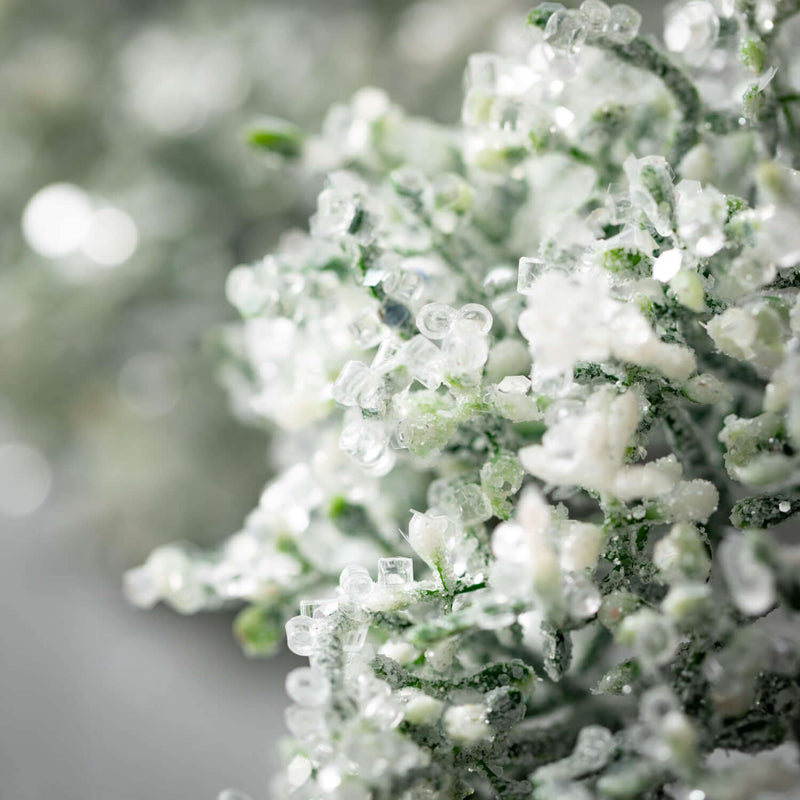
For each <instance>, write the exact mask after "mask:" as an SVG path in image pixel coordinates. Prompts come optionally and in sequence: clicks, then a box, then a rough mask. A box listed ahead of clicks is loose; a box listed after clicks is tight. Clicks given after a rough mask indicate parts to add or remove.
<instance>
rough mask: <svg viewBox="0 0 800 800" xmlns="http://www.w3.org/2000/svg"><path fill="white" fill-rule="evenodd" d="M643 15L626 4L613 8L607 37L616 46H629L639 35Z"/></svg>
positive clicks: (619, 4)
mask: <svg viewBox="0 0 800 800" xmlns="http://www.w3.org/2000/svg"><path fill="white" fill-rule="evenodd" d="M641 24H642V15H641V14H640V13H639V12H638V11H637V10H636V9H635V8H631V7H630V6H629V5H626V4H625V3H615V4H614V5H613V6H611V15H610V17H609V20H608V30H607V31H606V37H607V38H608V39H609V40H610V41H612V42H614V44H628V43H630V42H632V41H633V40H634V39H635V38H636V37H637V36H638V35H639V27H640V26H641Z"/></svg>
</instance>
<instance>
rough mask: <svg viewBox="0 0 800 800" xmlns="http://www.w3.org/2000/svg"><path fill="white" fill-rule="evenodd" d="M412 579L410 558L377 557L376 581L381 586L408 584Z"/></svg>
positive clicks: (412, 563) (412, 564)
mask: <svg viewBox="0 0 800 800" xmlns="http://www.w3.org/2000/svg"><path fill="white" fill-rule="evenodd" d="M413 581H414V562H413V561H412V560H411V559H410V558H401V557H398V558H379V559H378V583H379V584H381V585H382V586H395V587H402V586H409V585H410V584H411V583H413Z"/></svg>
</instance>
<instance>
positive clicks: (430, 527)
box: [408, 511, 452, 569]
mask: <svg viewBox="0 0 800 800" xmlns="http://www.w3.org/2000/svg"><path fill="white" fill-rule="evenodd" d="M451 525H452V523H451V522H450V520H449V519H448V518H447V517H440V516H438V517H437V516H433V515H431V514H420V513H419V512H418V511H415V512H414V514H413V516H412V517H411V521H410V522H409V523H408V542H409V544H410V545H411V546H412V547H413V548H414V550H415V551H416V552H417V553H418V555H419V557H420V558H421V559H422V560H423V561H424V562H425V563H426V564H427V565H428V566H430V567H432V568H434V569H441V566H442V562H443V561H444V558H445V551H446V549H447V539H448V534H449V532H450V527H451Z"/></svg>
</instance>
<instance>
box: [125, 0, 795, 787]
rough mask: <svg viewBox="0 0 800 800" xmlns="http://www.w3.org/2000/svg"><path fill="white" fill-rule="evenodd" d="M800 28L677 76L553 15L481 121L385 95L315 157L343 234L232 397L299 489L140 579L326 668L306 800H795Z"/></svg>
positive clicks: (681, 17)
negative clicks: (260, 425)
mask: <svg viewBox="0 0 800 800" xmlns="http://www.w3.org/2000/svg"><path fill="white" fill-rule="evenodd" d="M798 11H800V4H798V3H796V2H780V1H779V2H774V3H755V2H747V1H744V2H733V1H731V2H726V0H718V1H717V2H703V1H700V0H691V2H678V3H672V4H670V5H669V6H668V7H667V9H666V15H667V19H666V27H665V46H661V45H658V44H656V43H654V42H651V41H650V40H648V39H645V38H642V37H641V36H640V35H639V33H638V28H639V23H640V17H639V14H638V13H637V12H636V10H635V9H633V8H631V7H629V6H627V5H623V4H616V5H612V6H609V5H607V4H606V3H604V2H600V0H585V2H583V3H582V4H581V5H580V7H579V8H577V9H566V8H564V7H562V6H561V5H560V4H558V3H544V4H543V5H541V6H539V7H538V8H536V9H534V10H533V11H532V12H531V14H530V16H529V18H528V32H529V39H528V40H527V44H526V45H525V46H524V47H522V48H520V50H519V51H518V52H515V53H510V54H505V55H497V54H490V53H481V54H477V55H474V56H472V57H471V58H470V60H469V63H468V66H467V74H466V92H465V99H464V105H463V114H462V120H461V124H460V125H458V126H453V127H448V126H440V125H435V124H433V123H430V122H426V121H422V120H417V119H413V118H409V117H407V116H406V115H405V114H404V113H403V112H402V111H401V110H400V109H398V108H396V107H395V106H393V105H392V104H391V103H390V102H389V100H388V99H387V98H386V97H385V95H384V94H383V93H381V92H380V91H378V90H375V89H368V90H363V91H362V92H360V93H359V94H357V95H356V97H355V98H354V99H353V101H352V102H351V103H350V104H349V105H342V106H339V107H337V108H335V109H333V110H332V112H331V113H330V115H329V117H328V119H327V120H326V123H325V125H324V127H323V133H322V134H321V135H320V136H318V137H309V138H306V137H304V136H302V135H300V134H295V133H294V132H292V134H291V135H292V136H293V137H295V139H293V142H294V143H293V147H292V148H291V155H292V157H300V158H303V159H305V163H306V164H307V165H309V166H310V167H313V168H324V169H326V170H327V171H328V172H329V174H328V178H327V181H326V184H325V187H324V189H323V190H322V193H321V194H320V196H319V199H318V204H317V210H316V213H315V214H314V216H313V217H312V219H311V224H310V232H309V233H307V234H306V233H299V232H296V233H291V234H289V235H287V236H286V237H285V239H284V241H283V242H282V244H281V246H280V248H279V249H278V251H277V252H276V253H275V254H273V255H270V256H267V257H266V258H265V259H264V260H263V261H261V262H259V263H257V264H254V265H251V266H246V267H238V268H237V269H236V270H235V271H234V272H233V273H231V276H230V278H229V281H228V287H227V288H228V296H229V298H230V300H231V302H232V303H233V304H234V305H235V306H236V307H237V308H238V309H239V311H240V312H241V315H242V318H243V321H242V323H241V324H240V325H239V326H237V327H235V328H233V329H232V330H231V331H230V333H229V337H228V348H229V353H230V358H229V361H228V366H227V369H226V372H225V373H224V375H223V379H224V381H225V383H226V385H227V386H228V388H229V389H230V392H231V395H232V398H233V403H234V405H235V407H236V408H237V409H238V410H239V411H240V412H241V413H244V414H246V415H248V416H250V417H251V418H252V419H254V420H259V421H263V422H269V423H272V424H274V425H275V426H277V427H278V428H279V429H281V430H282V431H283V432H284V437H285V438H284V439H283V441H282V443H281V445H280V446H279V452H280V454H281V455H280V458H281V459H282V461H283V462H284V469H283V472H282V473H281V475H280V476H279V477H278V478H277V479H276V480H275V481H273V482H272V483H271V484H270V485H269V486H268V487H267V488H266V489H265V491H264V493H263V495H262V497H261V501H260V504H259V507H258V508H257V509H256V510H255V511H254V512H253V513H252V514H251V515H250V517H249V518H248V519H247V521H246V523H245V525H244V528H243V529H242V531H240V532H239V533H237V534H236V535H235V536H233V537H232V538H231V539H230V540H229V541H228V542H227V543H226V544H225V545H224V546H223V547H222V548H220V550H219V551H218V552H215V553H202V554H197V553H191V552H188V551H186V550H181V549H178V548H164V549H161V550H159V551H156V552H155V553H154V554H153V555H152V556H151V558H150V560H149V561H148V562H147V563H146V564H145V565H144V566H142V567H140V568H138V569H136V570H133V571H132V572H131V573H129V575H128V578H127V588H128V592H129V595H130V596H131V598H132V599H133V600H134V602H137V603H138V604H140V605H143V606H148V605H152V604H154V603H155V602H157V601H158V600H164V601H166V602H168V603H169V604H171V605H172V606H174V607H175V608H177V609H178V610H180V611H184V612H193V611H197V610H200V609H203V608H216V607H220V606H223V605H228V604H233V603H241V602H245V603H246V604H247V605H246V606H245V608H244V610H243V611H241V613H240V615H239V617H238V618H237V622H236V625H235V630H236V634H237V636H238V638H239V639H240V641H241V642H242V644H243V646H244V648H245V649H246V650H247V651H248V652H250V653H254V654H258V653H267V652H271V651H272V650H273V649H274V648H275V647H276V646H277V644H278V642H279V639H280V636H281V627H282V626H283V624H284V623H285V633H286V640H287V643H288V646H289V648H290V649H291V650H292V651H293V652H295V653H297V654H298V655H301V656H307V657H308V659H309V665H308V666H306V667H299V668H297V669H295V670H293V671H292V672H291V673H290V674H289V676H288V678H287V684H286V688H287V692H288V694H289V697H290V698H291V700H292V701H293V705H292V706H291V707H290V708H289V709H288V711H287V714H286V724H287V726H288V728H289V731H290V733H291V736H292V738H291V739H290V740H287V742H286V743H285V745H284V756H285V762H286V767H285V770H284V772H283V773H282V775H281V776H279V777H278V778H277V779H276V796H279V797H286V798H297V800H328V799H330V800H368V799H370V798H372V799H373V800H378V798H381V799H383V798H385V799H386V800H394V799H395V798H402V799H403V800H416V799H417V798H419V800H423V799H425V798H431V799H433V798H442V799H444V798H463V797H467V796H470V795H471V796H475V797H487V798H489V797H497V798H519V799H520V800H522V798H534V799H535V800H549V799H550V798H552V799H553V800H555V799H556V798H558V799H559V800H564V799H565V798H570V799H572V798H575V799H576V800H591V799H592V798H613V799H615V800H616V799H617V798H619V799H620V800H621V799H622V798H631V799H633V798H653V799H655V798H664V797H671V798H678V800H704V799H705V798H708V799H709V800H716V798H719V800H727V798H730V797H743V798H744V797H754V796H756V795H757V793H758V791H759V790H760V789H765V790H766V789H769V790H772V791H782V790H784V789H786V788H788V787H791V785H792V784H793V782H794V781H795V780H797V777H798V773H797V771H796V769H795V768H794V767H792V766H791V765H787V764H785V763H783V762H779V761H777V756H775V757H773V756H770V755H769V754H767V755H764V751H769V750H771V749H773V748H775V747H777V746H778V745H780V744H782V743H783V742H785V741H789V740H791V739H793V737H794V736H796V734H797V732H798V730H800V714H799V713H798V708H800V686H799V685H798V677H799V676H800V636H798V634H797V616H796V613H797V610H798V609H800V578H798V575H800V572H798V569H797V567H798V565H799V564H800V561H798V552H797V550H796V549H795V548H794V547H793V544H792V542H791V538H790V537H787V536H786V535H783V534H782V533H781V531H782V530H783V529H779V530H778V531H773V530H770V529H771V528H774V527H775V526H777V525H779V524H780V523H783V522H784V521H786V520H789V519H790V518H791V517H792V516H793V515H794V514H795V513H796V512H797V511H798V510H800V292H798V289H800V267H799V266H798V265H799V264H800V224H799V223H800V173H798V172H796V171H795V169H796V168H797V167H798V166H800V136H798V125H800V119H799V118H798V115H797V112H798V110H800V109H798V107H797V85H798V82H800V20H798V19H797V18H796V16H795V12H798ZM285 130H286V129H285V128H281V129H280V130H276V131H270V130H267V131H264V132H263V135H262V136H261V140H262V141H263V142H267V143H274V142H276V141H283V140H281V135H283V134H282V133H281V132H282V131H283V132H285ZM284 145H285V141H284V142H283V144H281V149H282V150H284V151H285V150H286V148H285V147H284ZM415 509H420V510H415ZM398 530H399V531H400V533H398ZM401 534H402V535H401ZM415 573H416V575H417V576H418V577H417V578H416V579H415ZM720 749H725V750H739V751H742V752H744V753H748V754H755V753H761V755H759V756H758V757H756V756H752V755H751V756H750V757H748V758H746V759H742V760H740V761H736V762H734V763H732V764H728V763H726V764H722V765H720V764H719V763H718V762H719V760H718V759H717V760H716V761H715V760H714V759H713V758H711V759H710V758H709V755H710V754H712V753H714V752H715V751H718V750H720ZM770 759H772V760H770ZM742 792H746V794H742Z"/></svg>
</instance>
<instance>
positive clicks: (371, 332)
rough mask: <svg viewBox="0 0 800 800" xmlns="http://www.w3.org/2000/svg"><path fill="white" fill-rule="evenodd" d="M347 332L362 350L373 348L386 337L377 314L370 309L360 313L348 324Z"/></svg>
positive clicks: (384, 329)
mask: <svg viewBox="0 0 800 800" xmlns="http://www.w3.org/2000/svg"><path fill="white" fill-rule="evenodd" d="M349 330H350V333H352V334H353V339H354V340H355V343H356V344H357V345H358V346H359V347H363V348H364V349H369V348H370V347H375V345H377V344H380V343H381V341H382V340H383V338H384V337H385V336H386V328H385V327H384V325H383V323H382V322H381V320H380V317H379V316H378V314H377V312H376V311H374V310H373V309H371V308H365V309H364V310H363V311H360V312H359V313H358V315H357V316H356V317H355V319H353V321H352V322H351V323H350V325H349Z"/></svg>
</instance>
